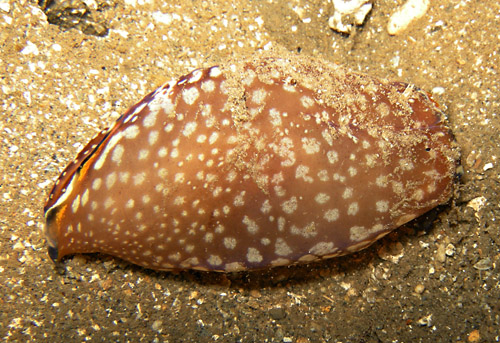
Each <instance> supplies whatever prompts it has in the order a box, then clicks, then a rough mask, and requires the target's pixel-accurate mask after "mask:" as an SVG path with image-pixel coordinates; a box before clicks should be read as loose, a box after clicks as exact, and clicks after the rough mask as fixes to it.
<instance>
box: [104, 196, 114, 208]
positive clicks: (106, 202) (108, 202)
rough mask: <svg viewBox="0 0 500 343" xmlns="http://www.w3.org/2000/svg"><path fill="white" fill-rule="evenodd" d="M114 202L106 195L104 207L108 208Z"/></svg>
mask: <svg viewBox="0 0 500 343" xmlns="http://www.w3.org/2000/svg"><path fill="white" fill-rule="evenodd" d="M114 203H115V201H114V200H113V199H112V198H110V197H108V198H106V200H105V201H104V208H105V209H108V208H110V207H111V206H112V205H113V204H114Z"/></svg>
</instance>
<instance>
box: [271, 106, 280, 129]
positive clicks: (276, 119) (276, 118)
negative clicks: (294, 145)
mask: <svg viewBox="0 0 500 343" xmlns="http://www.w3.org/2000/svg"><path fill="white" fill-rule="evenodd" d="M269 116H270V117H271V119H270V121H271V125H273V126H279V125H281V112H280V111H278V110H277V109H275V108H271V109H270V110H269Z"/></svg>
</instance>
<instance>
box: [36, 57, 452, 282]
mask: <svg viewBox="0 0 500 343" xmlns="http://www.w3.org/2000/svg"><path fill="white" fill-rule="evenodd" d="M456 159H457V154H456V152H455V151H454V149H453V143H452V137H451V135H450V134H449V131H448V129H447V128H446V127H445V126H443V124H442V115H441V112H440V111H439V109H437V106H436V105H435V103H434V102H433V101H431V100H430V99H429V98H428V96H427V94H426V93H425V92H422V91H420V90H418V89H416V88H415V87H413V86H411V85H408V84H404V83H394V82H388V81H385V80H378V79H375V78H372V77H369V76H365V75H359V74H352V73H346V72H345V71H344V70H343V69H341V68H339V67H337V66H334V65H331V64H328V63H326V62H323V61H319V60H314V59H311V58H309V57H308V58H300V57H296V56H292V55H286V56H283V57H280V58H274V57H270V56H267V57H256V58H254V59H253V60H249V61H246V62H230V63H227V64H225V65H222V66H220V67H212V68H208V69H199V70H195V71H193V72H192V73H190V74H189V75H187V76H185V77H183V78H181V79H180V80H176V81H171V82H168V83H167V84H165V85H163V86H162V87H160V88H159V89H157V90H156V91H154V92H153V93H151V94H149V95H148V96H146V97H145V98H144V99H143V100H142V101H141V102H139V103H138V104H137V105H135V106H133V107H132V108H131V109H129V110H128V111H127V112H126V113H125V114H124V115H123V116H122V117H120V118H119V119H118V121H117V122H116V124H115V125H114V126H113V127H112V128H111V129H109V130H106V131H103V132H101V133H100V134H99V135H97V136H96V137H95V138H94V139H93V140H92V141H91V142H90V143H89V144H88V145H87V146H86V147H85V148H84V149H83V151H82V152H81V153H80V154H79V155H78V156H77V158H76V159H75V160H74V161H73V162H72V163H71V164H70V165H69V166H68V167H67V168H66V170H65V171H64V172H63V174H62V175H61V177H60V178H59V180H58V181H57V182H56V185H55V186H54V189H53V190H52V193H51V195H50V197H49V200H48V202H47V204H46V206H45V216H46V234H47V238H48V243H49V246H50V248H49V253H50V255H51V257H52V258H54V259H60V258H61V257H63V256H65V255H68V254H73V253H85V252H103V253H107V254H111V255H114V256H118V257H120V258H123V259H125V260H127V261H130V262H132V263H135V264H138V265H141V266H144V267H147V268H154V269H163V270H169V269H199V270H215V271H226V272H228V271H239V270H247V269H257V268H265V267H272V266H280V265H289V264H293V263H298V262H309V261H313V260H316V259H320V258H330V257H333V256H338V255H343V254H347V253H350V252H354V251H358V250H360V249H363V248H365V247H367V246H368V245H370V244H371V243H373V242H374V241H375V240H377V239H379V238H381V237H383V236H384V235H386V234H387V233H388V232H390V231H391V230H393V229H394V228H396V227H398V226H400V225H402V224H404V223H406V222H408V221H410V220H412V219H414V218H416V217H417V216H419V215H421V214H422V213H424V212H426V211H428V210H429V209H431V208H433V207H435V206H437V205H439V204H440V203H443V202H445V201H447V200H448V199H449V198H450V195H451V191H452V182H453V175H454V171H455V165H456Z"/></svg>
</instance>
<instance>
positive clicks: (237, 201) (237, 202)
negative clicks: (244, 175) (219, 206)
mask: <svg viewBox="0 0 500 343" xmlns="http://www.w3.org/2000/svg"><path fill="white" fill-rule="evenodd" d="M245 193H246V191H242V192H241V193H240V194H238V195H237V196H235V197H234V201H233V205H234V206H243V205H244V204H245V199H244V196H245Z"/></svg>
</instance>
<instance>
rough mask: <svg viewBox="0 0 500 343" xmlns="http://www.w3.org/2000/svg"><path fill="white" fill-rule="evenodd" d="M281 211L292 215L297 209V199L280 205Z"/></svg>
mask: <svg viewBox="0 0 500 343" xmlns="http://www.w3.org/2000/svg"><path fill="white" fill-rule="evenodd" d="M281 208H282V210H283V211H284V212H285V213H287V214H292V213H293V212H295V210H296V209H297V198H296V197H291V198H290V199H289V200H287V201H283V202H282V203H281Z"/></svg>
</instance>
